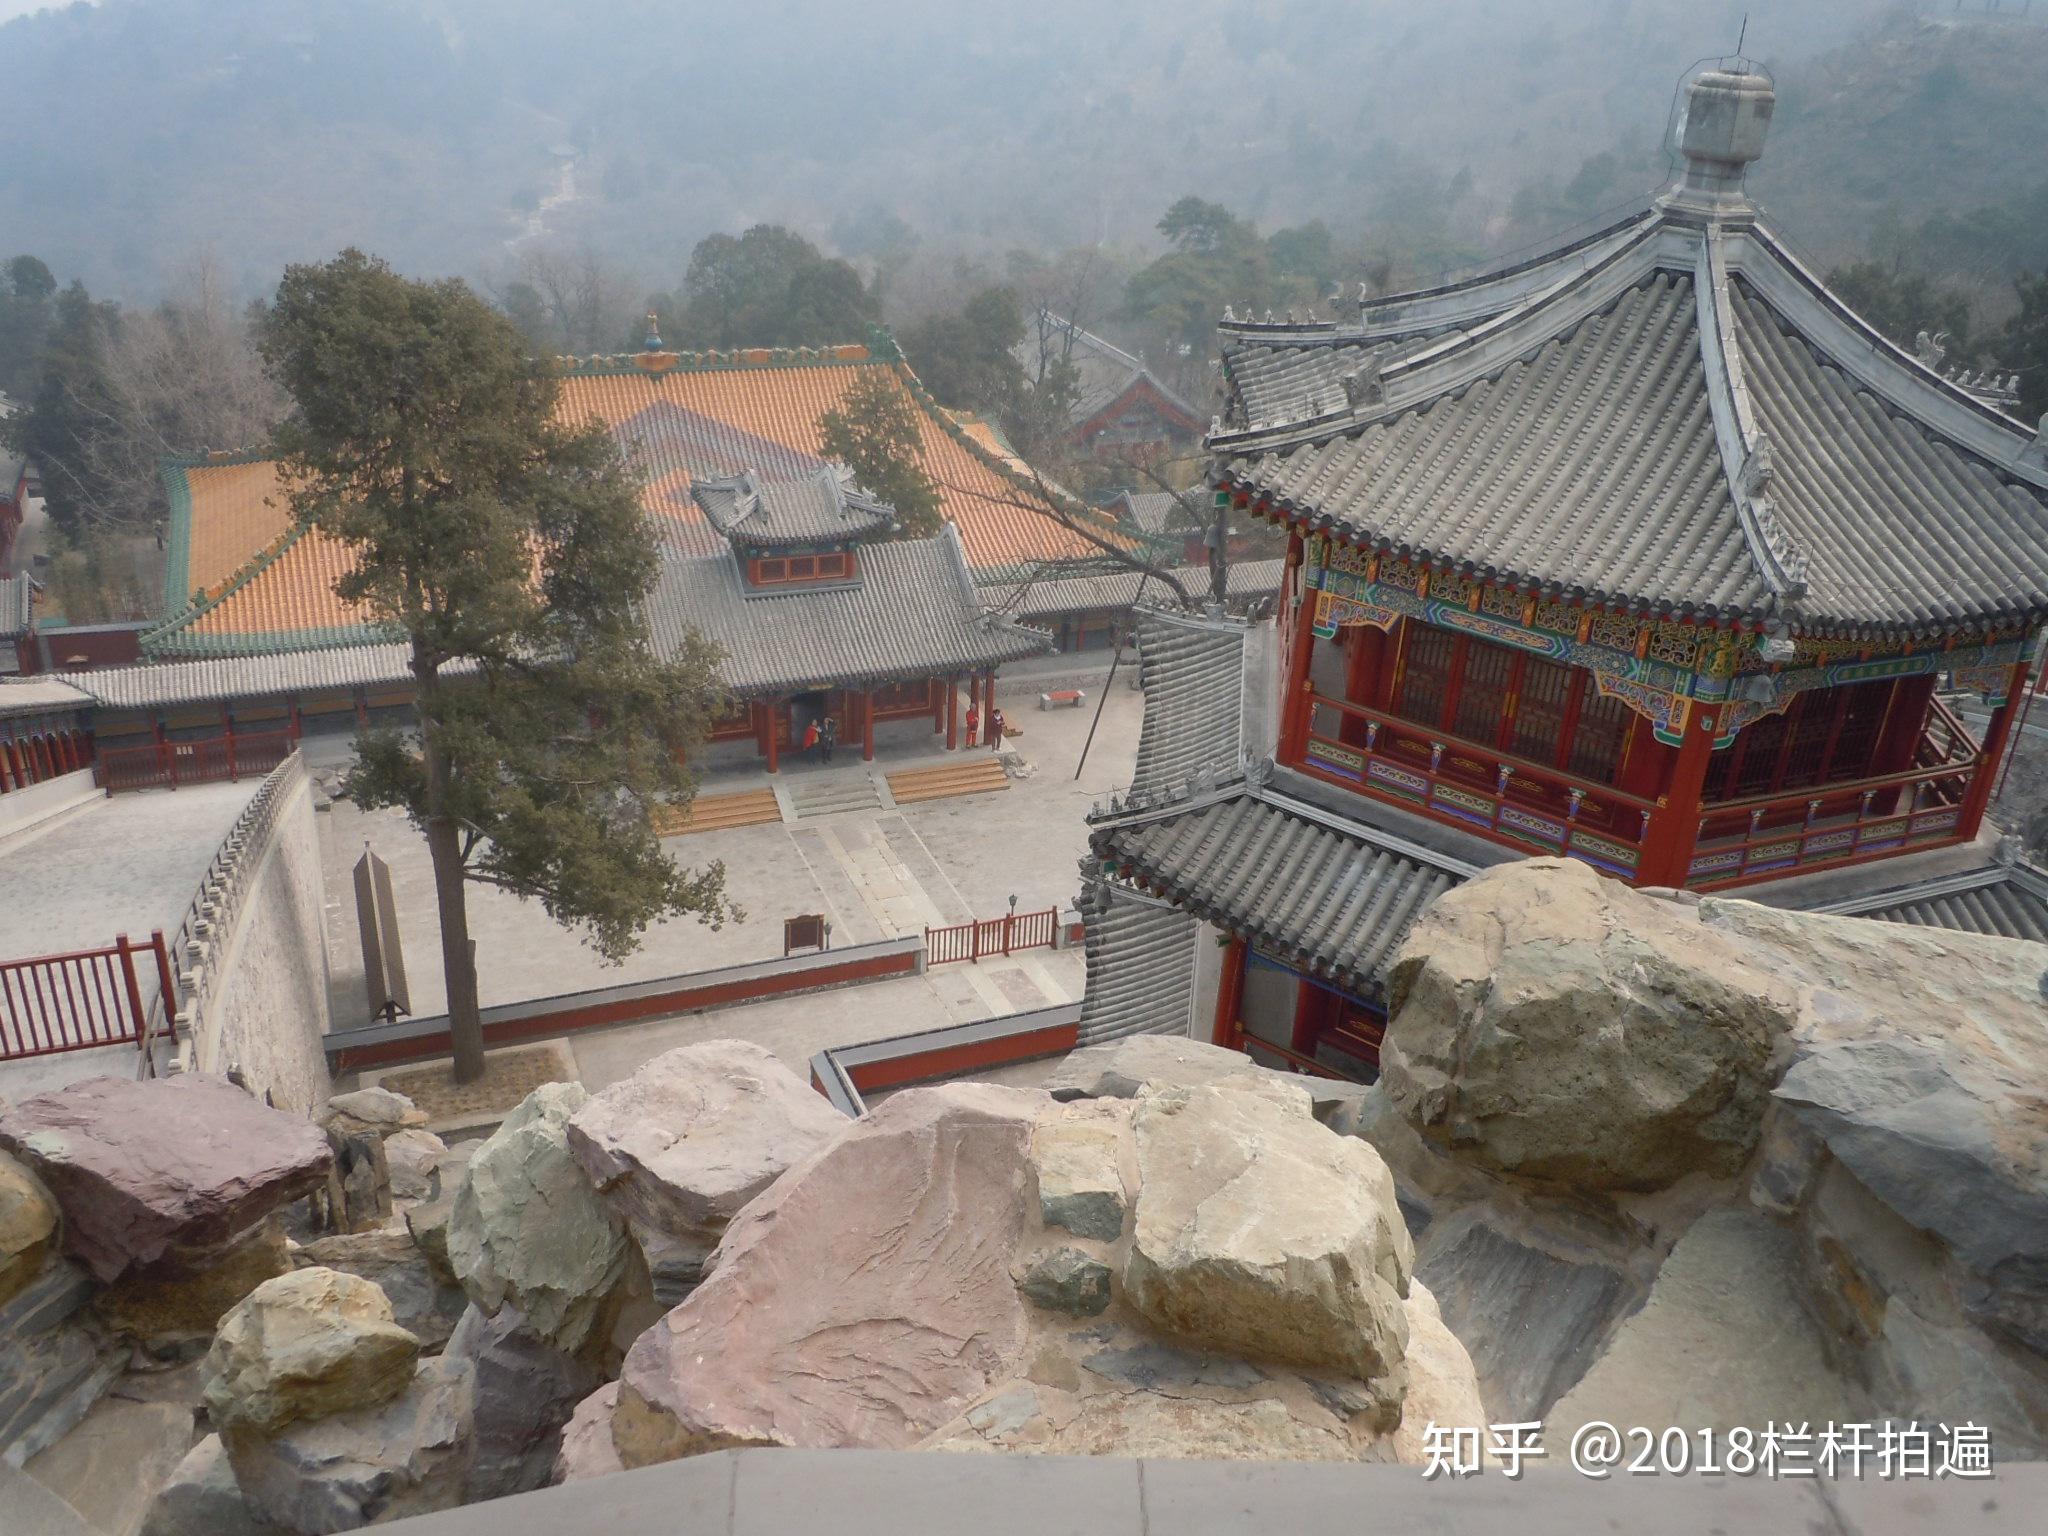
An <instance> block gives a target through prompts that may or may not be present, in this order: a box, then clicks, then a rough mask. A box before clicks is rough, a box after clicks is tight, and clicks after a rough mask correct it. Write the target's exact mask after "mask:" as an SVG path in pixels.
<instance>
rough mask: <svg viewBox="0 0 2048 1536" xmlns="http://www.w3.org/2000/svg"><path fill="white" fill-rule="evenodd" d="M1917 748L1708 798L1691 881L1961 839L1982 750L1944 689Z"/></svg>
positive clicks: (1752, 875) (1707, 882) (1750, 875)
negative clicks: (1824, 775) (1894, 768)
mask: <svg viewBox="0 0 2048 1536" xmlns="http://www.w3.org/2000/svg"><path fill="white" fill-rule="evenodd" d="M1915 756H1916V758H1917V759H1918V761H1917V763H1916V765H1915V766H1914V767H1912V768H1908V769H1905V770H1904V771H1902V772H1899V773H1887V774H1880V775H1878V776H1876V777H1874V778H1867V779H1853V780H1849V781H1846V782H1843V783H1839V784H1815V785H1810V786H1808V787H1807V788H1805V789H1799V790H1793V791H1790V792H1786V793H1780V794H1761V795H1749V796H1745V797H1744V798H1742V799H1740V800H1728V801H1723V802H1721V803H1720V804H1718V805H1710V806H1708V807H1706V811H1705V814H1704V815H1702V816H1701V817H1700V833H1699V841H1698V843H1697V844H1696V845H1695V851H1694V854H1693V859H1692V864H1691V865H1690V867H1689V871H1688V874H1687V876H1686V884H1688V885H1698V886H1714V885H1725V884H1732V883H1739V882H1742V881H1746V880H1752V879H1758V878H1761V877H1762V876H1765V875H1769V874H1775V873H1778V872H1780V871H1783V870H1788V869H1799V868H1804V867H1810V866H1815V865H1821V864H1835V863H1842V862H1845V861H1854V860H1858V859H1868V858H1876V857H1878V856H1879V855H1882V854H1887V853H1898V852H1902V851H1904V850H1906V849H1908V848H1924V847H1928V846H1931V845H1935V844H1939V843H1945V842H1952V841H1954V840H1955V839H1956V838H1957V837H1958V836H1959V832H1958V827H1959V824H1960V822H1961V820H1962V804H1963V799H1964V797H1965V795H1966V794H1967V793H1968V791H1969V788H1970V781H1971V780H1972V779H1973V778H1975V777H1976V775H1977V772H1978V770H1979V768H1980V767H1981V765H1982V756H1983V754H1982V752H1981V750H1980V749H1979V747H1978V745H1977V742H1976V739H1975V738H1974V737H1972V736H1971V735H1970V732H1969V729H1968V727H1966V726H1965V725H1964V724H1963V723H1962V721H1961V720H1959V719H1957V718H1956V716H1955V714H1954V713H1953V712H1952V711H1950V710H1949V708H1948V707H1947V706H1946V705H1945V704H1943V703H1941V701H1940V700H1938V699H1937V700H1936V701H1935V702H1934V705H1933V708H1932V709H1931V710H1930V712H1929V714H1928V717H1927V730H1926V733H1925V734H1924V735H1923V736H1922V738H1921V741H1920V747H1919V750H1918V751H1917V753H1916V754H1915Z"/></svg>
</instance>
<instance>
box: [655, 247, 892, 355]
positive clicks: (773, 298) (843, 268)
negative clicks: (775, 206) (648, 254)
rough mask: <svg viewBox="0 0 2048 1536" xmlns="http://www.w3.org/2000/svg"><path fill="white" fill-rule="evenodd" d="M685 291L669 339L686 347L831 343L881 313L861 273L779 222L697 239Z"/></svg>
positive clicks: (851, 335) (854, 336) (852, 335)
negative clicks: (676, 332)
mask: <svg viewBox="0 0 2048 1536" xmlns="http://www.w3.org/2000/svg"><path fill="white" fill-rule="evenodd" d="M683 292H684V304H683V310H682V314H681V316H680V319H679V322H678V332H679V333H678V335H677V336H675V337H674V338H672V339H671V338H668V337H666V335H665V336H664V339H665V340H672V343H673V344H680V345H682V346H687V347H799V346H828V345H830V344H832V343H834V342H842V341H857V340H859V339H860V337H862V336H863V335H865V334H866V333H867V330H868V327H870V326H871V325H873V324H874V323H875V322H876V320H877V319H878V318H879V311H878V307H877V305H876V303H875V298H874V295H873V294H871V293H869V292H868V290H867V288H866V287H865V286H864V285H863V284H862V282H861V278H860V274H859V273H858V272H856V271H854V269H853V268H852V267H851V266H849V265H848V264H847V263H845V262H843V261H840V260H838V259H837V258H835V257H829V256H826V255H825V254H824V253H823V252H821V251H820V250H819V249H818V248H817V247H816V246H814V245H812V244H811V242H810V241H808V240H806V239H804V237H803V236H801V235H799V234H795V233H793V232H792V231H790V230H787V229H784V228H783V227H782V226H781V225H779V224H756V225H755V226H754V227H753V228H752V229H750V230H748V231H747V232H746V233H745V234H743V235H740V236H738V237H737V238H735V237H734V236H732V235H710V236H707V237H706V238H705V239H703V240H700V241H698V242H697V248H696V249H695V250H693V251H692V252H691V253H690V269H689V272H688V274H687V275H686V276H685V277H684V279H683Z"/></svg>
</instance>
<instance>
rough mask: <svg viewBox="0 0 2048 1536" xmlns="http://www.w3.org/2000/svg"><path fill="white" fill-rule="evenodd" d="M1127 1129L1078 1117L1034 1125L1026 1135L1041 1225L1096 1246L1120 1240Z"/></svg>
mask: <svg viewBox="0 0 2048 1536" xmlns="http://www.w3.org/2000/svg"><path fill="white" fill-rule="evenodd" d="M1127 1129H1128V1127H1127V1125H1126V1124H1124V1123H1123V1122H1121V1121H1116V1120H1109V1119H1102V1118H1093V1119H1091V1118H1086V1117H1083V1116H1080V1115H1063V1116H1061V1117H1059V1118H1058V1119H1049V1120H1041V1121H1040V1122H1039V1124H1038V1125H1037V1126H1036V1128H1034V1130H1033V1131H1032V1133H1031V1162H1032V1166H1033V1167H1034V1168H1035V1169H1036V1170H1037V1173H1038V1207H1039V1219H1040V1220H1042V1221H1043V1222H1044V1223H1045V1224H1046V1225H1047V1226H1048V1227H1064V1228H1065V1229H1066V1230H1067V1231H1069V1232H1071V1233H1073V1234H1074V1236H1076V1237H1085V1238H1092V1239H1093V1240H1095V1241H1096V1242H1101V1243H1113V1242H1115V1241H1116V1240H1117V1239H1118V1238H1120V1237H1122V1236H1123V1235H1124V1213H1125V1211H1126V1209H1127V1207H1128V1204H1129V1202H1128V1200H1127V1198H1126V1197H1125V1194H1124V1175H1123V1169H1122V1167H1121V1166H1120V1162H1121V1157H1122V1149H1123V1146H1124V1143H1125V1141H1126V1139H1127V1136H1126V1134H1125V1133H1126V1132H1127Z"/></svg>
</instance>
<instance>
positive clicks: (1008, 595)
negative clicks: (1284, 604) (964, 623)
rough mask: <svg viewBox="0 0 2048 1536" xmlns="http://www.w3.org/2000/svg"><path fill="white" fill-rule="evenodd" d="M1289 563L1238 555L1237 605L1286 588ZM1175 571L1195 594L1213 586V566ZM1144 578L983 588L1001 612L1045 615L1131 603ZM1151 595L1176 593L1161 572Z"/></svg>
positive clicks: (1233, 582) (1232, 578) (1234, 570)
mask: <svg viewBox="0 0 2048 1536" xmlns="http://www.w3.org/2000/svg"><path fill="white" fill-rule="evenodd" d="M1286 569H1287V562H1286V561H1284V560H1241V561H1238V562H1237V563H1235V564H1233V565H1232V566H1230V568H1229V569H1228V571H1227V572H1226V574H1227V576H1228V577H1229V586H1228V587H1227V588H1226V596H1225V600H1226V602H1228V603H1229V605H1230V606H1231V608H1232V609H1233V610H1235V609H1238V608H1248V607H1250V606H1251V605H1253V604H1255V603H1256V602H1257V601H1258V600H1259V599H1261V598H1270V597H1272V596H1273V595H1274V594H1275V593H1277V592H1278V591H1279V590H1280V581H1281V578H1282V577H1283V576H1284V575H1285V574H1286ZM1173 574H1174V576H1175V577H1176V578H1177V579H1178V580H1179V581H1180V583H1181V585H1183V586H1184V587H1186V588H1187V589H1188V592H1189V594H1190V595H1191V596H1193V597H1196V598H1200V597H1202V596H1203V595H1204V594H1206V593H1207V592H1208V590H1209V572H1208V569H1207V568H1206V567H1204V566H1199V565H1189V566H1176V567H1174V568H1173ZM1141 581H1144V573H1142V572H1140V571H1126V570H1117V571H1101V572H1097V573H1095V574H1093V575H1088V576H1044V577H1040V578H1039V579H1038V580H1036V581H1032V582H1029V583H1026V584H1024V585H1022V586H1008V587H984V588H983V589H982V592H983V595H984V597H985V598H986V599H987V601H988V604H989V606H990V607H992V608H994V609H995V610H997V611H998V612H1000V613H1008V614H1011V615H1014V616H1015V617H1017V618H1020V619H1045V618H1052V617H1055V616H1057V615H1059V614H1063V613H1092V612H1097V611H1101V610H1105V609H1116V608H1128V607H1130V606H1131V605H1132V604H1133V603H1135V602H1137V601H1138V587H1139V583H1140V582H1141ZM1145 595H1146V597H1147V598H1148V599H1160V600H1163V601H1171V600H1172V597H1173V594H1172V592H1171V591H1170V590H1169V589H1168V588H1167V587H1166V586H1165V585H1164V584H1163V583H1161V582H1160V581H1159V580H1158V579H1157V578H1156V577H1155V578H1154V579H1153V580H1151V581H1149V582H1145Z"/></svg>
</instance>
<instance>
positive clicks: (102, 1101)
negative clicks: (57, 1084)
mask: <svg viewBox="0 0 2048 1536" xmlns="http://www.w3.org/2000/svg"><path fill="white" fill-rule="evenodd" d="M0 1148H5V1149H6V1150H8V1151H11V1152H13V1153H14V1154H15V1155H16V1156H18V1157H20V1158H21V1159H22V1161H23V1162H25V1163H27V1164H28V1165H29V1167H30V1168H32V1169H33V1170H34V1171H35V1173H36V1175H37V1176H38V1177H39V1178H40V1179H41V1180H42V1181H43V1183H44V1184H45V1185H46V1186H48V1188H49V1190H50V1191H51V1193H52V1194H53V1195H55V1197H56V1199H57V1203H58V1205H59V1206H61V1207H62V1209H63V1212H64V1247H65V1251H66V1252H68V1253H71V1254H73V1255H75V1256H76V1257H77V1258H79V1259H80V1260H81V1261H82V1262H84V1263H85V1264H86V1265H87V1266H88V1267H89V1268H91V1270H92V1271H93V1273H94V1274H95V1275H97V1276H98V1277H99V1278H100V1279H101V1280H102V1281H108V1280H112V1279H114V1278H115V1277H116V1276H117V1275H119V1274H120V1273H121V1271H122V1270H124V1269H126V1268H127V1267H128V1266H129V1265H130V1264H147V1263H149V1262H151V1261H153V1260H155V1259H158V1258H161V1257H162V1256H163V1255H164V1253H165V1252H166V1251H167V1250H168V1249H170V1248H171V1247H172V1245H174V1244H175V1245H177V1246H179V1247H181V1248H184V1249H187V1250H193V1249H199V1248H205V1247H208V1246H217V1245H220V1244H223V1243H225V1242H227V1241H228V1240H229V1239H230V1238H232V1237H233V1236H234V1235H235V1234H236V1233H238V1232H243V1231H246V1230H247V1229H248V1228H250V1227H252V1226H254V1225H255V1224H256V1222H257V1221H258V1220H259V1219H261V1218H262V1217H263V1216H265V1215H267V1214H268V1213H269V1212H271V1211H273V1210H275V1209H277V1208H278V1207H279V1206H281V1205H283V1204H285V1203H286V1202H287V1201H290V1200H294V1199H297V1198H298V1197H300V1196H301V1195H305V1194H307V1193H309V1192H311V1191H312V1190H314V1189H316V1188H318V1187H319V1186H320V1185H321V1183H322V1182H323V1181H324V1180H325V1178H326V1176H327V1170H328V1165H329V1160H330V1154H329V1152H328V1148H327V1141H326V1138H325V1137H324V1136H323V1135H322V1134H321V1133H320V1131H319V1130H318V1129H317V1128H316V1127H315V1126H313V1125H311V1124H309V1123H308V1122H306V1121H304V1120H301V1119H299V1118H297V1117H296V1116H293V1115H288V1114H284V1113H282V1112H281V1111H278V1110H274V1109H270V1108H268V1107H266V1106H265V1105H263V1104H260V1103H258V1102H257V1101H256V1100H255V1099H253V1098H251V1097H250V1096H249V1095H248V1094H246V1093H244V1092H243V1091H242V1090H241V1089H239V1088H237V1087H235V1085H234V1084H232V1083H230V1082H228V1081H227V1080H226V1079H224V1078H218V1077H208V1076H205V1075H203V1074H200V1073H186V1074H183V1075H181V1076H178V1077H170V1078H149V1079H145V1080H143V1081H139V1082H138V1081H136V1080H134V1079H131V1078H120V1077H93V1078H86V1079H84V1080H82V1081H80V1082H76V1083H72V1084H69V1085H68V1086H66V1087H63V1088H58V1089H55V1090H53V1091H51V1092H49V1093H43V1094H38V1095H36V1096H35V1097H34V1098H29V1099H23V1100H22V1101H21V1102H20V1103H18V1104H15V1105H12V1106H10V1107H7V1108H5V1109H0Z"/></svg>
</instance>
